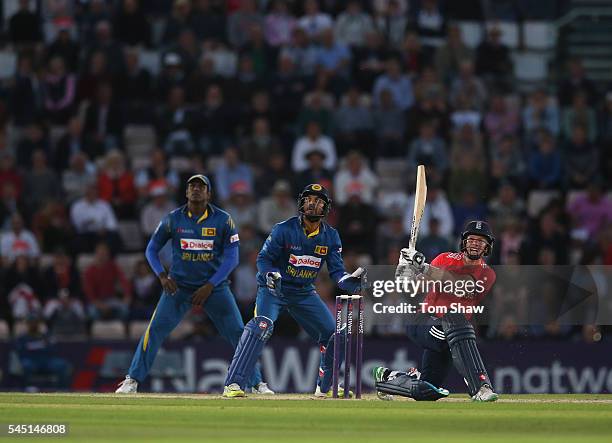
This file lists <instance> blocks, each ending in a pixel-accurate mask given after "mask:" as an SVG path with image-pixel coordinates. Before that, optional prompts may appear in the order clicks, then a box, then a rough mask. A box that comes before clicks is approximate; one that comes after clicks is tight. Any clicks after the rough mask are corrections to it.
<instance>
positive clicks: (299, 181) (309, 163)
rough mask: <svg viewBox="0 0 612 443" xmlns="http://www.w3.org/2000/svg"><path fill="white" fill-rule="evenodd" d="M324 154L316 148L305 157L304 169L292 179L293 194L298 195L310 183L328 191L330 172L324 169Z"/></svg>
mask: <svg viewBox="0 0 612 443" xmlns="http://www.w3.org/2000/svg"><path fill="white" fill-rule="evenodd" d="M325 157H326V155H325V153H324V152H323V151H321V150H319V149H318V148H316V147H315V148H314V149H313V150H311V151H309V152H308V153H307V154H306V155H305V159H306V169H304V170H303V171H302V172H300V173H299V174H297V175H294V179H293V194H294V195H298V194H299V193H300V192H302V190H303V189H304V188H305V187H306V186H308V185H309V184H311V183H319V184H320V185H321V186H323V187H324V188H327V189H328V190H329V189H331V188H332V184H333V176H332V172H331V171H330V170H329V169H327V168H326V167H325Z"/></svg>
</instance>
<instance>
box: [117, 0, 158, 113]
mask: <svg viewBox="0 0 612 443" xmlns="http://www.w3.org/2000/svg"><path fill="white" fill-rule="evenodd" d="M132 1H134V0H132ZM123 54H124V64H125V71H124V72H122V73H121V74H120V75H119V77H118V80H117V90H116V92H117V97H118V99H119V101H120V102H121V103H123V104H125V105H127V106H128V115H126V118H127V119H129V120H130V121H133V120H136V121H137V122H139V120H141V121H142V120H146V118H147V117H148V116H149V112H147V111H146V110H144V109H141V108H140V106H143V104H145V103H148V102H150V101H151V92H152V80H151V74H150V73H149V71H148V70H147V69H145V68H143V67H141V66H140V56H141V54H140V52H139V50H138V49H137V48H126V49H125V50H124V51H123ZM132 113H134V114H136V115H131V114H132Z"/></svg>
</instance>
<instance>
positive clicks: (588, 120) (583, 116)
mask: <svg viewBox="0 0 612 443" xmlns="http://www.w3.org/2000/svg"><path fill="white" fill-rule="evenodd" d="M576 125H581V126H584V127H585V128H586V130H587V139H588V140H589V142H591V143H593V142H594V141H595V139H596V138H597V119H596V117H595V110H594V109H593V108H591V107H589V104H588V103H587V96H586V94H584V93H581V92H579V93H577V94H576V95H574V98H573V101H572V106H571V107H567V108H565V109H563V113H562V118H561V134H562V135H563V136H564V137H565V139H566V140H569V139H571V138H572V131H573V128H574V126H576Z"/></svg>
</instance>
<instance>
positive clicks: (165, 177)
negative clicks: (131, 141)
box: [134, 148, 180, 199]
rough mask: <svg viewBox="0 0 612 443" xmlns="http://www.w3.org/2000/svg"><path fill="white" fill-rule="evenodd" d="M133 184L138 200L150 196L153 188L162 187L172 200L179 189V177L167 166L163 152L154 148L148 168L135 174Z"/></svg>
mask: <svg viewBox="0 0 612 443" xmlns="http://www.w3.org/2000/svg"><path fill="white" fill-rule="evenodd" d="M134 184H135V185H136V189H137V190H138V195H139V196H140V198H147V197H148V196H149V195H151V194H150V193H151V191H152V189H153V187H156V188H158V187H159V186H162V187H163V188H165V191H166V194H167V195H168V196H169V197H170V198H171V199H172V198H174V196H175V194H176V191H177V189H178V188H179V185H180V177H179V175H178V174H177V172H176V171H175V170H174V169H173V168H171V167H170V165H169V164H168V159H167V158H166V154H165V153H164V151H163V150H162V149H159V148H156V149H154V150H153V151H152V152H151V164H150V166H149V167H148V168H144V169H142V170H140V171H139V172H138V173H137V174H136V178H135V179H134Z"/></svg>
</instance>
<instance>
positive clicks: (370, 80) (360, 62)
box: [352, 31, 388, 91]
mask: <svg viewBox="0 0 612 443" xmlns="http://www.w3.org/2000/svg"><path fill="white" fill-rule="evenodd" d="M352 52H353V74H352V78H353V83H354V84H355V85H357V87H358V88H359V89H360V90H361V91H371V90H372V88H373V87H374V82H375V81H376V79H377V78H378V77H379V76H380V75H381V74H382V73H383V72H384V70H385V60H386V59H387V58H388V51H387V50H386V48H385V47H384V46H383V40H382V36H381V34H380V33H379V32H378V31H372V32H369V33H367V34H366V35H365V43H364V46H362V47H359V48H354V49H353V50H352Z"/></svg>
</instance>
